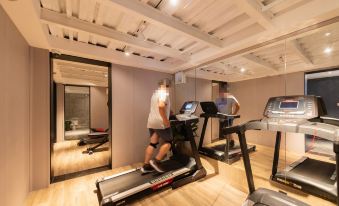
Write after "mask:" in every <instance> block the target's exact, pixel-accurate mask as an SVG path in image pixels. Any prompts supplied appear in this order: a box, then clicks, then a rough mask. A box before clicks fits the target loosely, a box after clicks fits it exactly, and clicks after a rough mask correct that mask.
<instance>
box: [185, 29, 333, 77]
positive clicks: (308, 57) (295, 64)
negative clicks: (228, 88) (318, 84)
mask: <svg viewBox="0 0 339 206" xmlns="http://www.w3.org/2000/svg"><path fill="white" fill-rule="evenodd" d="M338 41H339V23H334V24H331V25H328V26H326V27H323V28H321V29H319V30H317V31H312V32H309V33H306V34H305V33H303V34H302V35H299V36H292V37H291V38H288V39H284V40H282V41H280V42H275V43H272V44H269V45H267V46H265V47H259V48H258V49H253V50H249V51H247V52H243V53H240V54H238V55H234V56H232V57H228V58H225V59H221V60H218V61H216V62H213V63H210V64H205V65H202V66H200V67H198V68H197V71H194V70H192V71H190V72H189V73H190V74H191V75H197V76H198V77H205V78H206V77H208V78H210V79H219V80H224V81H229V82H234V81H241V80H246V79H253V78H260V77H265V76H272V75H279V74H284V73H292V72H297V71H310V70H315V69H324V68H333V67H337V66H338V65H339V42H338ZM285 63H286V65H285Z"/></svg>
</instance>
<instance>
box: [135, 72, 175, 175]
mask: <svg viewBox="0 0 339 206" xmlns="http://www.w3.org/2000/svg"><path fill="white" fill-rule="evenodd" d="M169 86H170V82H169V79H164V80H162V81H160V82H159V88H158V89H157V90H156V91H155V92H154V93H153V95H152V98H151V108H150V113H149V115H148V122H147V128H148V129H149V132H150V143H149V145H148V146H147V148H146V150H145V162H144V165H143V167H142V168H141V172H142V173H148V172H152V171H154V170H156V171H157V172H159V173H163V172H165V171H164V169H163V168H162V167H161V160H162V159H163V158H164V157H165V155H166V154H167V152H168V151H169V150H170V149H171V142H172V140H173V135H172V130H171V128H170V121H169V115H170V107H171V105H170V98H169ZM160 138H161V139H162V140H163V141H164V143H163V144H162V145H161V147H160V149H159V152H158V154H157V155H156V156H155V158H154V159H152V156H153V152H154V150H155V149H156V148H157V145H158V144H159V139H160Z"/></svg>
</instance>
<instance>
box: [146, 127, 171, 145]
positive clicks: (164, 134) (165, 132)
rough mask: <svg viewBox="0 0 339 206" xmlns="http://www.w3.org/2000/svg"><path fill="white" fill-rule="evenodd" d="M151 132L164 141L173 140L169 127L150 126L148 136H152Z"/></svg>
mask: <svg viewBox="0 0 339 206" xmlns="http://www.w3.org/2000/svg"><path fill="white" fill-rule="evenodd" d="M153 133H156V134H157V135H158V136H159V137H160V138H161V139H163V140H164V141H165V142H171V141H172V140H173V134H172V130H171V128H166V129H152V128H149V134H150V136H152V135H153Z"/></svg>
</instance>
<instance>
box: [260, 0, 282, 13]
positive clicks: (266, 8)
mask: <svg viewBox="0 0 339 206" xmlns="http://www.w3.org/2000/svg"><path fill="white" fill-rule="evenodd" d="M284 1H286V0H275V1H273V2H272V3H270V4H267V5H265V6H263V7H261V11H263V12H265V11H268V10H270V9H272V8H273V7H275V6H276V5H278V4H280V3H282V2H284Z"/></svg>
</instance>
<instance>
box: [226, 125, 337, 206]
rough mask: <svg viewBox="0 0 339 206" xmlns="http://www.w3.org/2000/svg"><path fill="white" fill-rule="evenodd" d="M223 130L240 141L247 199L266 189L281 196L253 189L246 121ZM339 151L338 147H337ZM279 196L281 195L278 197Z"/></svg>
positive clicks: (287, 197) (292, 199)
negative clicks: (235, 135) (234, 135)
mask: <svg viewBox="0 0 339 206" xmlns="http://www.w3.org/2000/svg"><path fill="white" fill-rule="evenodd" d="M223 131H224V132H225V134H232V133H236V134H237V135H238V138H239V142H240V148H241V152H242V157H243V163H244V167H245V173H246V179H247V185H248V190H249V195H248V197H247V199H250V198H251V195H252V194H255V192H256V191H259V190H266V192H265V193H267V192H271V193H272V194H276V196H277V195H279V196H283V195H284V194H282V193H279V192H275V191H272V190H267V189H262V188H260V189H258V190H256V189H255V185H254V179H253V173H252V167H251V162H250V156H249V152H248V150H247V142H246V136H245V132H246V123H245V124H242V125H237V126H231V127H227V128H224V129H223ZM338 151H339V148H338ZM280 198H281V197H280ZM283 198H284V200H287V201H288V202H290V203H292V202H293V203H294V204H293V205H299V204H300V205H301V204H302V205H308V204H305V203H303V202H301V201H299V200H297V199H294V198H292V197H289V196H287V195H286V196H285V197H283ZM255 205H266V204H262V203H258V202H257V203H256V204H255Z"/></svg>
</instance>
